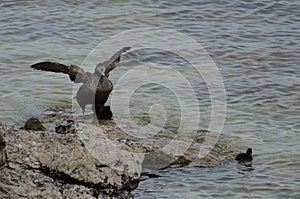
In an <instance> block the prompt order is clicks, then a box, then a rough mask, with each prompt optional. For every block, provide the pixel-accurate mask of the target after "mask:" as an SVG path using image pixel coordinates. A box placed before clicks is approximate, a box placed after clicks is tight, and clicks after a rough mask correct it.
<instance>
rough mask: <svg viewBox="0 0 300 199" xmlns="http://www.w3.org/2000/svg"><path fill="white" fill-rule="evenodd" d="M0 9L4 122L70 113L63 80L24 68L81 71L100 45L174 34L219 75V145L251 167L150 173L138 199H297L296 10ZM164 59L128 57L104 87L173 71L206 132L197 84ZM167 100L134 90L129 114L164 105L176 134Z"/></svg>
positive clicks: (162, 94) (163, 6) (283, 4)
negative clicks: (149, 32)
mask: <svg viewBox="0 0 300 199" xmlns="http://www.w3.org/2000/svg"><path fill="white" fill-rule="evenodd" d="M0 6H1V13H0V20H1V23H0V35H1V36H0V40H1V46H0V52H1V53H0V58H1V63H0V71H1V72H0V93H1V101H0V111H1V114H0V118H1V120H6V121H13V122H17V123H21V122H23V121H25V120H26V119H27V118H29V117H31V116H38V115H39V114H40V113H41V112H42V110H44V109H46V108H47V107H52V106H56V105H58V106H70V105H72V94H73V84H72V83H71V82H70V81H69V79H68V77H67V76H66V75H64V74H54V73H53V74H52V73H43V72H39V71H32V70H31V69H30V67H29V66H30V65H31V64H33V63H36V62H38V61H44V60H47V61H59V62H61V63H64V64H77V65H80V64H81V63H82V61H83V60H84V59H85V57H86V55H87V54H88V53H89V52H90V51H91V50H92V49H93V48H94V47H95V46H96V45H97V44H98V43H100V42H101V41H103V40H104V39H106V38H107V37H109V36H111V35H114V34H116V33H119V32H121V31H124V30H129V29H132V28H141V27H149V26H156V27H164V28H170V29H175V30H177V31H180V32H181V33H185V34H187V35H188V36H190V37H192V38H193V39H195V40H196V41H197V42H199V43H200V44H201V45H203V46H204V47H205V49H206V50H207V51H208V52H209V54H210V56H211V57H212V58H213V60H214V61H215V62H216V64H217V66H218V68H219V69H220V72H221V74H222V77H223V80H224V84H225V87H226V95H227V103H228V104H227V105H228V107H227V115H226V124H225V127H224V130H223V136H224V139H225V141H226V142H227V143H228V145H229V146H231V147H232V148H234V149H236V150H238V151H243V150H244V149H245V148H247V147H252V148H253V149H254V150H255V153H256V154H254V160H253V162H252V166H251V167H247V166H245V165H238V164H236V162H235V161H233V160H232V161H231V160H228V161H227V162H224V163H222V164H220V165H216V166H212V167H201V168H199V167H193V166H188V167H183V168H171V169H166V170H160V171H150V173H154V174H157V176H160V177H158V178H149V179H147V180H145V181H142V182H141V184H140V186H139V188H138V189H137V190H135V191H134V194H135V196H136V198H205V197H212V198H216V197H222V198H223V197H228V198H229V197H230V198H231V197H239V198H240V197H250V198H270V197H275V198H281V197H289V198H297V197H300V193H299V190H298V189H299V178H300V169H299V168H300V163H299V159H300V153H299V142H300V140H299V136H298V135H299V133H300V132H299V129H300V125H299V121H300V114H299V110H300V98H299V88H300V78H299V77H300V70H299V63H300V60H299V52H300V46H299V45H300V42H299V40H300V37H299V35H300V34H299V33H300V31H299V27H300V16H299V7H300V3H299V2H298V1H269V0H263V1H222V2H218V1H202V2H197V1H192V0H188V1H184V2H182V1H172V2H154V1H130V2H128V1H116V2H111V1H93V0H92V1H88V2H81V1H56V0H54V1H51V2H50V1H49V2H48V1H36V2H35V3H34V4H33V3H32V2H30V1H8V0H6V1H2V3H1V4H0ZM168 55H169V58H168V56H165V54H163V53H162V52H161V51H156V50H155V49H149V50H145V51H143V50H142V51H139V52H133V54H131V55H130V54H129V55H128V56H127V57H126V59H124V60H122V64H121V66H120V67H118V68H116V69H115V70H114V71H113V72H112V73H111V76H110V78H111V79H112V81H113V82H114V83H116V82H117V80H118V79H119V78H120V77H121V76H122V75H123V74H124V73H125V71H126V70H129V69H130V68H131V67H133V66H136V65H139V64H140V65H142V64H143V63H145V62H147V61H151V62H154V60H155V61H156V62H161V64H165V65H168V66H173V67H175V68H176V69H178V70H179V71H180V72H181V73H182V74H184V75H185V77H186V78H187V79H188V80H189V81H190V82H191V84H193V85H195V88H196V92H197V97H198V100H199V103H200V105H199V106H200V111H201V122H200V123H201V124H200V129H207V126H208V123H209V118H210V113H211V110H210V97H209V93H208V90H207V88H206V85H205V83H204V81H203V79H201V78H199V77H198V76H195V75H194V74H195V73H194V71H193V68H192V67H191V66H190V65H189V64H187V62H185V61H183V60H181V59H178V58H177V57H176V56H173V55H171V54H168ZM105 59H106V57H99V62H100V61H103V60H105ZM93 68H94V66H91V68H90V70H91V71H92V69H93ZM165 90H166V89H165V88H162V87H159V86H157V85H155V84H152V85H147V86H144V87H141V88H139V89H138V90H137V91H136V93H134V95H133V96H132V100H131V101H130V111H131V114H132V115H133V116H134V117H137V118H140V117H142V118H143V117H144V118H146V120H147V117H148V116H147V113H148V110H149V108H150V107H151V105H152V104H151V101H153V102H155V103H161V104H162V105H165V107H166V109H167V114H168V121H167V123H166V125H167V126H166V127H167V128H168V129H171V130H176V129H177V128H178V120H179V115H180V113H179V112H180V111H179V107H180V106H179V104H178V102H177V101H176V99H174V94H172V93H171V92H168V91H165ZM115 114H117V113H115ZM254 168H255V169H254ZM274 190H276V192H274Z"/></svg>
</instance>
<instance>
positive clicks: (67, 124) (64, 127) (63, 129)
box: [55, 120, 76, 134]
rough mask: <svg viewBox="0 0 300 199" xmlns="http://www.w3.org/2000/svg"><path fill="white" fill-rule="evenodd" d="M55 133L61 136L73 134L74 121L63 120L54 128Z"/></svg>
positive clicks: (74, 129) (74, 130)
mask: <svg viewBox="0 0 300 199" xmlns="http://www.w3.org/2000/svg"><path fill="white" fill-rule="evenodd" d="M55 132H56V133H62V134H66V133H75V132H76V128H75V122H74V120H63V121H62V122H60V123H58V124H57V125H56V126H55Z"/></svg>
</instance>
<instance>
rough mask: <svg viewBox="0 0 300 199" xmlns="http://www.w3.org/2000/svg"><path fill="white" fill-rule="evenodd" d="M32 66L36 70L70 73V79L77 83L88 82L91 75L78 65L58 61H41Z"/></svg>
mask: <svg viewBox="0 0 300 199" xmlns="http://www.w3.org/2000/svg"><path fill="white" fill-rule="evenodd" d="M31 68H33V69H36V70H43V71H51V72H56V73H65V74H68V75H69V77H70V80H71V81H73V82H75V83H86V82H87V81H88V80H89V78H90V76H91V74H90V73H85V72H84V70H83V69H82V68H80V67H78V66H75V65H70V66H66V65H64V64H60V63H57V62H39V63H36V64H33V65H32V66H31Z"/></svg>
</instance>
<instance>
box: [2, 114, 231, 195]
mask: <svg viewBox="0 0 300 199" xmlns="http://www.w3.org/2000/svg"><path fill="white" fill-rule="evenodd" d="M64 120H74V121H75V123H74V125H73V124H72V129H74V128H76V130H75V129H74V131H73V130H72V131H63V133H57V132H55V130H56V129H55V127H56V124H61V122H62V121H64ZM41 122H42V124H43V125H44V126H45V127H46V128H47V131H25V130H21V129H13V128H7V127H5V126H3V125H2V127H1V125H0V198H1V199H2V198H70V199H76V198H80V199H83V198H122V199H126V198H133V195H132V194H131V193H130V191H132V190H134V189H136V188H137V186H138V183H139V181H140V179H141V175H142V169H147V170H148V171H147V172H148V173H147V175H148V176H151V170H156V169H164V168H167V167H177V166H184V165H187V164H190V163H192V164H196V165H205V164H206V163H209V164H210V163H217V162H220V161H222V159H224V157H225V156H224V153H222V152H223V151H226V148H224V146H225V145H222V143H218V144H217V145H216V146H215V148H214V149H213V150H211V151H210V153H209V154H207V155H206V156H205V157H200V156H199V149H200V148H201V146H202V141H203V140H204V137H205V134H206V133H207V132H205V131H202V132H198V133H197V135H196V136H195V137H194V138H190V137H183V136H182V137H179V136H175V134H174V133H172V132H169V131H167V130H165V129H161V130H160V131H159V132H158V133H157V134H155V135H151V132H150V133H149V134H148V135H151V136H148V137H138V136H135V135H138V134H139V132H138V129H135V128H134V127H132V126H128V125H125V126H122V129H121V128H120V126H118V125H117V124H116V123H115V121H114V120H101V121H98V120H96V119H95V117H94V116H91V117H89V116H85V117H84V118H83V117H82V116H74V114H72V112H71V111H70V110H68V109H61V108H54V109H49V110H47V111H45V113H44V114H42V115H41ZM124 130H125V131H124ZM150 130H151V129H150ZM59 132H60V131H59ZM182 149H184V150H182ZM226 153H227V154H229V153H228V152H226ZM149 169H150V170H149ZM149 172H150V173H149Z"/></svg>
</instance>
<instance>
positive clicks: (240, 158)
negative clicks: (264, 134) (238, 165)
mask: <svg viewBox="0 0 300 199" xmlns="http://www.w3.org/2000/svg"><path fill="white" fill-rule="evenodd" d="M235 160H237V161H251V160H253V157H252V149H251V148H248V149H247V151H246V153H240V154H238V155H237V156H236V157H235Z"/></svg>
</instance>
